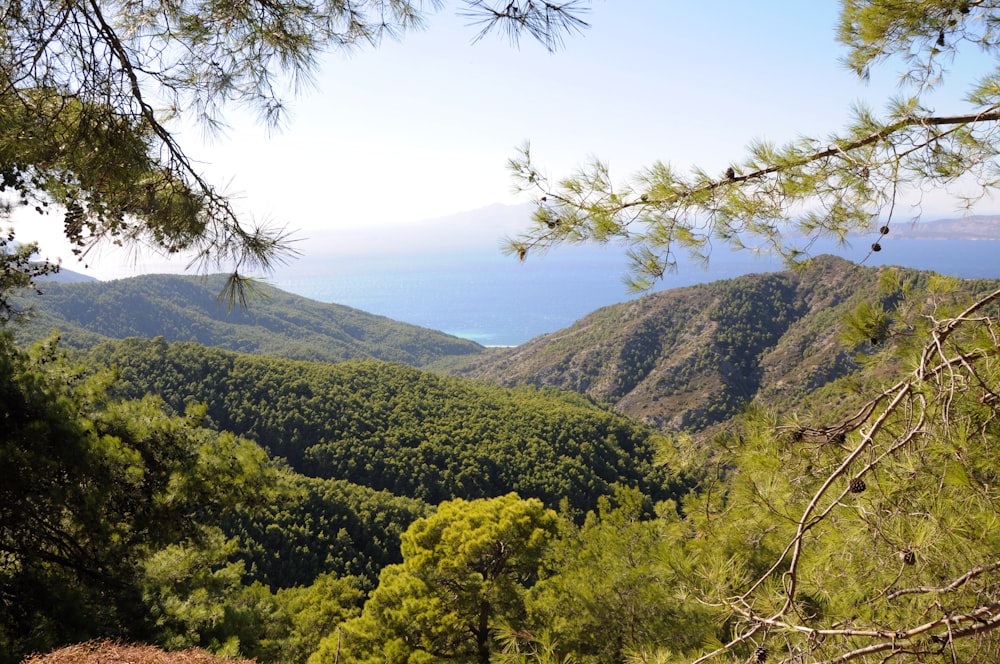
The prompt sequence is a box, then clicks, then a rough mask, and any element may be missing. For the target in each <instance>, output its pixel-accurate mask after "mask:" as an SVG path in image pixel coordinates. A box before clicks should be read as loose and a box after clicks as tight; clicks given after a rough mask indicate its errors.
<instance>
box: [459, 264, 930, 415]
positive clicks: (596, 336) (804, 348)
mask: <svg viewBox="0 0 1000 664" xmlns="http://www.w3.org/2000/svg"><path fill="white" fill-rule="evenodd" d="M897 269H898V268H868V267H862V266H858V265H855V264H853V263H850V262H848V261H845V260H843V259H840V258H835V257H832V256H821V257H818V258H816V259H814V260H812V261H810V262H809V263H808V264H807V265H805V266H804V267H801V268H799V269H796V270H790V271H785V272H779V273H771V274H755V275H748V276H743V277H738V278H735V279H730V280H725V281H718V282H714V283H709V284H700V285H696V286H691V287H687V288H678V289H673V290H667V291H662V292H658V293H654V294H651V295H647V296H644V297H641V298H638V299H636V300H633V301H631V302H626V303H622V304H617V305H612V306H610V307H605V308H603V309H599V310H597V311H595V312H593V313H591V314H590V315H588V316H586V317H585V318H582V319H581V320H579V321H577V322H576V323H575V324H573V325H572V326H570V327H568V328H566V329H564V330H561V331H559V332H555V333H552V334H549V335H545V336H542V337H538V338H537V339H534V340H532V341H530V342H528V343H526V344H523V345H522V346H519V347H517V348H512V349H509V350H506V351H503V352H497V353H492V354H489V355H484V356H482V357H481V358H477V359H475V360H473V361H472V363H470V364H469V365H468V366H466V367H465V368H463V369H461V370H460V373H461V375H465V376H470V377H476V378H482V379H488V380H492V381H495V382H498V383H500V384H503V385H518V384H532V385H538V386H545V385H551V386H557V387H562V388H567V389H571V390H576V391H578V392H582V393H584V394H587V395H590V396H591V397H593V398H594V399H596V400H597V401H600V402H603V403H606V404H613V405H615V406H616V407H617V408H619V409H620V410H621V411H623V412H625V413H627V414H629V415H632V416H634V417H636V418H639V419H641V420H642V421H645V422H647V423H649V424H652V425H655V426H658V427H661V428H664V429H690V430H698V429H703V428H705V427H708V426H711V425H713V424H716V423H718V422H721V421H724V420H726V419H728V418H729V417H731V416H733V415H735V414H737V413H739V412H741V411H742V410H743V408H745V406H746V404H748V403H751V402H753V401H754V400H760V401H764V402H766V403H770V404H772V405H781V404H782V403H791V402H792V401H794V400H797V399H798V398H799V397H801V396H802V395H803V394H805V393H807V392H809V391H811V390H815V389H817V388H819V387H821V386H823V385H826V384H827V383H829V382H831V381H833V380H836V379H837V378H839V377H842V376H844V375H846V374H847V373H849V372H851V371H852V370H853V369H854V368H856V365H855V362H854V360H853V350H852V349H851V348H849V347H847V346H845V345H844V344H843V343H841V342H840V337H841V336H842V334H843V332H844V325H845V322H844V321H845V318H847V317H848V316H849V314H850V313H851V312H852V311H853V310H854V309H855V308H856V307H857V306H858V305H859V304H860V303H862V302H865V301H867V302H879V301H881V299H883V298H884V296H883V295H881V294H880V293H879V275H880V274H881V273H883V272H885V271H887V270H897ZM902 273H905V274H906V275H908V276H909V278H911V279H914V280H915V282H916V284H917V288H919V287H920V286H919V284H920V283H921V281H922V280H926V278H927V274H926V273H924V274H921V273H917V272H915V271H912V270H902ZM887 304H891V303H887Z"/></svg>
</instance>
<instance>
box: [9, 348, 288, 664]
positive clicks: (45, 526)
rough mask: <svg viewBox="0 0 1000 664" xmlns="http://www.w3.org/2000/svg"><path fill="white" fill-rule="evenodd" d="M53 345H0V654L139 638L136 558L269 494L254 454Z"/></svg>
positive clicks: (269, 477) (194, 534)
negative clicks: (125, 397) (96, 639)
mask: <svg viewBox="0 0 1000 664" xmlns="http://www.w3.org/2000/svg"><path fill="white" fill-rule="evenodd" d="M112 381H113V376H112V374H111V372H110V371H103V372H96V373H95V372H92V371H84V370H83V369H82V368H81V367H79V366H76V365H74V364H72V363H70V362H68V361H66V360H65V359H64V358H61V357H60V355H59V352H58V350H57V348H56V346H55V341H54V340H53V341H52V342H50V343H49V344H47V345H45V346H39V347H36V348H35V349H34V350H33V351H32V352H31V353H30V354H29V353H27V352H24V351H20V350H18V349H16V348H15V347H14V345H13V343H12V341H11V339H10V336H9V335H8V334H6V333H3V334H0V422H2V427H0V431H2V434H0V467H2V468H3V482H2V484H0V596H2V597H3V601H2V602H0V652H3V653H4V656H5V657H13V658H15V659H16V658H17V656H18V654H19V653H23V652H25V651H26V650H29V649H41V648H44V647H46V646H51V645H54V644H57V643H62V642H65V641H66V640H67V639H76V638H86V637H89V636H96V635H115V634H129V633H133V634H137V635H141V634H143V631H144V624H145V616H144V612H143V608H142V607H143V603H142V599H141V592H140V590H139V584H140V579H141V577H142V574H143V572H142V569H143V565H144V562H145V560H146V558H147V557H148V556H149V555H150V554H152V553H154V552H156V551H157V550H159V549H160V548H162V547H164V546H168V545H170V544H172V543H175V542H179V541H183V540H185V539H189V538H194V539H197V538H198V536H199V533H200V532H201V531H202V529H203V527H204V526H205V525H208V524H212V523H218V522H219V521H220V520H221V518H222V515H223V514H225V513H226V512H228V511H229V510H231V509H232V508H233V507H235V506H236V505H237V504H239V505H243V506H246V507H247V508H250V507H251V506H252V505H254V504H255V503H259V502H260V501H261V500H264V499H266V497H267V493H268V490H269V489H268V488H269V487H270V486H271V485H272V484H273V481H274V480H273V471H272V470H270V468H269V466H268V464H267V462H266V457H265V454H264V451H263V450H262V449H261V448H259V447H258V446H256V445H255V444H253V443H250V442H248V441H246V440H242V439H239V438H237V437H235V436H233V435H232V434H225V433H222V434H220V433H218V432H215V431H211V430H208V429H205V428H203V427H202V426H201V423H202V417H203V414H204V411H199V410H197V409H192V410H191V411H190V412H189V413H188V414H187V415H186V416H174V417H171V416H168V415H166V414H165V413H164V411H163V405H162V402H161V401H159V400H158V399H156V398H155V397H149V398H145V399H142V400H137V401H122V400H118V399H114V398H112V397H111V396H110V395H109V394H108V386H109V384H110V383H111V382H112Z"/></svg>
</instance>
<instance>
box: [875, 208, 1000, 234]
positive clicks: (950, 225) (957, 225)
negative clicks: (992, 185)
mask: <svg viewBox="0 0 1000 664" xmlns="http://www.w3.org/2000/svg"><path fill="white" fill-rule="evenodd" d="M892 228H893V230H894V232H898V233H899V237H900V238H903V239H907V240H1000V215H983V214H974V215H969V216H966V217H956V218H953V219H935V220H931V221H920V222H915V223H912V224H906V223H894V224H893V226H892Z"/></svg>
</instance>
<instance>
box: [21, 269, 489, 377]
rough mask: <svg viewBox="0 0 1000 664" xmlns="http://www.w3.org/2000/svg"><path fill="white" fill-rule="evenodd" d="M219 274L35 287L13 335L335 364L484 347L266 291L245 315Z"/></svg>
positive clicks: (425, 357)
mask: <svg viewBox="0 0 1000 664" xmlns="http://www.w3.org/2000/svg"><path fill="white" fill-rule="evenodd" d="M223 279H224V277H223V276H222V275H214V276H209V277H197V276H184V275H145V276H140V277H133V278H130V279H121V280H116V281H107V282H99V281H92V282H79V283H57V282H54V281H48V280H46V281H44V282H42V283H41V288H42V290H43V293H44V294H43V295H42V296H40V297H32V298H30V299H28V300H24V301H23V303H24V304H30V305H31V306H32V307H33V312H32V315H31V318H30V320H29V321H28V322H27V323H26V324H24V325H23V326H18V327H17V328H16V329H15V334H16V336H17V338H18V341H19V343H21V344H27V343H30V342H33V341H37V340H38V339H41V338H44V337H47V336H48V335H49V334H51V332H52V330H53V329H55V328H58V329H59V330H60V332H61V334H62V343H63V344H64V345H66V346H69V347H77V348H89V347H91V346H93V345H94V344H96V343H100V342H101V341H104V340H106V339H108V338H118V339H120V338H125V337H131V336H138V337H147V338H152V337H156V336H162V337H164V338H165V339H167V340H168V341H195V342H198V343H201V344H205V345H206V346H216V347H219V348H226V349H229V350H234V351H239V352H245V353H256V354H261V355H271V356H275V357H286V358H290V359H300V360H319V361H325V362H337V361H341V360H346V359H351V358H372V359H378V360H385V361H390V362H400V363H403V364H409V365H412V366H424V365H427V364H429V363H431V362H434V361H437V360H440V359H441V358H446V357H451V356H456V355H469V354H478V353H482V352H483V350H484V349H483V347H482V346H480V345H479V344H476V343H474V342H472V341H467V340H465V339H459V338H457V337H453V336H450V335H447V334H444V333H443V332H438V331H435V330H429V329H425V328H421V327H417V326H414V325H409V324H406V323H400V322H398V321H394V320H391V319H389V318H385V317H383V316H376V315H374V314H368V313H365V312H363V311H359V310H357V309H352V308H350V307H345V306H341V305H337V304H324V303H321V302H316V301H314V300H310V299H307V298H304V297H300V296H298V295H292V294H290V293H286V292H284V291H281V290H279V289H277V288H273V287H271V286H267V285H262V286H261V287H260V291H261V296H260V297H257V298H255V299H254V300H252V302H251V304H250V306H249V307H248V308H247V310H246V311H241V310H240V309H239V308H238V307H236V308H233V309H232V310H229V309H228V308H227V306H226V305H225V303H222V302H219V299H218V295H219V293H220V292H221V290H222V285H223Z"/></svg>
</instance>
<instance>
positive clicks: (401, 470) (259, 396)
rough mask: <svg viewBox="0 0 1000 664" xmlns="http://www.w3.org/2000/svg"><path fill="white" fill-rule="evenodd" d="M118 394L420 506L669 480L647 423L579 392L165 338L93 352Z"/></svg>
mask: <svg viewBox="0 0 1000 664" xmlns="http://www.w3.org/2000/svg"><path fill="white" fill-rule="evenodd" d="M89 358H90V360H89V361H90V362H92V363H93V364H94V365H111V366H115V367H117V369H118V370H119V371H120V374H121V377H122V382H121V383H120V385H119V387H118V389H119V391H120V392H121V393H122V394H123V395H125V396H134V395H139V394H146V393H153V394H157V395H158V396H160V397H162V398H163V399H164V400H165V401H166V403H167V404H169V405H170V406H171V407H172V408H175V409H177V410H179V411H181V410H183V409H184V408H185V407H186V406H187V405H188V404H191V403H203V404H205V405H207V408H208V410H207V416H208V418H209V422H210V423H211V426H214V427H216V428H219V429H220V430H226V431H232V432H234V433H238V434H239V435H245V436H247V437H249V438H251V439H253V440H255V441H257V442H258V443H259V444H261V445H262V446H264V447H265V448H266V449H267V450H269V452H270V453H271V454H272V455H275V456H277V457H282V458H285V459H287V460H288V462H289V464H290V465H291V467H292V468H294V469H295V470H297V471H299V472H301V473H303V474H306V475H310V476H315V477H323V478H337V479H344V480H349V481H351V482H354V483H357V484H361V485H364V486H369V487H371V488H374V489H385V490H388V491H391V492H392V493H394V494H396V495H399V496H408V497H411V498H418V499H420V500H423V501H426V502H428V503H431V504H436V503H439V502H441V501H442V500H446V499H449V498H454V497H463V498H479V497H489V496H496V495H502V494H505V493H508V492H511V491H515V492H517V493H518V494H520V495H522V496H523V497H537V498H540V499H542V500H543V501H544V502H545V503H546V504H547V505H549V506H552V507H555V506H558V505H559V503H560V501H562V500H563V499H565V500H567V501H568V505H569V506H570V508H571V509H573V510H577V511H578V512H580V513H582V511H585V510H589V509H593V508H594V507H595V506H596V501H597V499H598V497H599V496H602V495H608V494H610V493H611V492H613V488H614V487H615V486H618V485H625V486H636V487H638V488H640V489H641V490H642V491H643V492H645V493H646V494H647V495H649V496H650V497H651V498H652V499H654V500H661V499H663V498H667V497H671V496H673V495H674V494H675V493H676V491H677V490H678V489H679V488H680V487H679V485H678V484H677V483H676V480H674V479H671V478H670V477H669V476H668V474H667V472H666V470H665V469H663V468H660V467H657V466H656V465H655V464H654V455H655V453H656V449H657V446H658V444H660V443H661V442H662V441H661V440H660V438H659V436H658V435H657V434H656V433H655V432H653V431H652V430H650V429H648V428H646V427H643V426H641V425H639V424H636V423H634V422H633V421H631V420H629V419H628V418H626V417H624V416H621V415H618V414H616V413H614V412H613V411H611V410H609V409H607V408H604V407H600V406H597V405H596V404H594V403H593V402H592V401H590V400H589V399H587V398H586V397H583V396H580V395H576V394H572V393H566V392H559V391H555V390H538V389H536V388H531V387H522V388H516V389H510V388H503V387H499V386H495V385H492V384H486V383H480V382H476V381H471V380H468V379H458V378H450V377H444V376H439V375H436V374H432V373H429V372H424V371H420V370H417V369H413V368H410V367H404V366H400V365H395V364H390V363H384V362H376V361H350V362H344V363H339V364H324V363H318V362H317V363H310V362H296V361H290V360H279V359H274V358H266V357H257V356H250V355H241V354H236V353H231V352H227V351H222V350H218V349H213V348H207V347H204V346H200V345H197V344H191V343H176V344H169V343H167V342H166V341H165V340H163V339H154V340H146V339H127V340H124V341H118V342H108V343H106V344H103V345H101V346H98V347H96V348H94V349H93V350H92V351H91V353H90V355H89Z"/></svg>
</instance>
